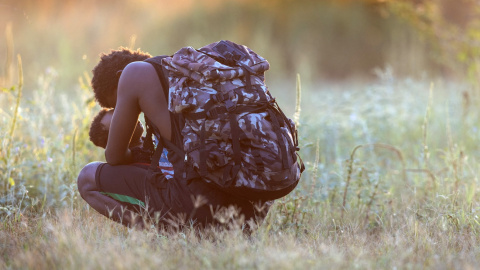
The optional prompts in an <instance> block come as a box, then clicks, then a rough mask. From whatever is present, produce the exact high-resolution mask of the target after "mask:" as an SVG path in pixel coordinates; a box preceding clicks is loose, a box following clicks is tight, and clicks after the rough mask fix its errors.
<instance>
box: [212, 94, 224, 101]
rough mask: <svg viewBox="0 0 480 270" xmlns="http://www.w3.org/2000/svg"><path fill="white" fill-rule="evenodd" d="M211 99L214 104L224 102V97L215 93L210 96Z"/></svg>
mask: <svg viewBox="0 0 480 270" xmlns="http://www.w3.org/2000/svg"><path fill="white" fill-rule="evenodd" d="M212 99H213V100H214V101H215V102H217V103H220V102H223V101H224V100H225V97H224V96H223V93H221V92H218V93H216V94H214V95H213V96H212Z"/></svg>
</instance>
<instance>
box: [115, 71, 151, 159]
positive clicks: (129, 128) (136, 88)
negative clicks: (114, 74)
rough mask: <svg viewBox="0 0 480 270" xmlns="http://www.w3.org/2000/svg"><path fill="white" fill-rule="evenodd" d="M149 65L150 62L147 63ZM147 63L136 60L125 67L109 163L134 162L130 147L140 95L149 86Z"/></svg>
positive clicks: (119, 92)
mask: <svg viewBox="0 0 480 270" xmlns="http://www.w3.org/2000/svg"><path fill="white" fill-rule="evenodd" d="M147 65H148V64H147ZM146 68H148V67H146V66H145V63H142V62H134V63H131V64H129V65H127V67H125V69H124V71H123V72H122V75H121V77H120V80H119V83H118V90H117V103H116V106H115V111H114V114H113V118H112V123H111V126H110V132H109V135H108V143H107V147H106V149H105V158H106V160H107V162H108V163H109V164H112V165H117V164H127V163H131V162H132V154H131V152H130V149H129V148H128V146H129V144H130V140H131V138H132V135H133V131H134V129H135V126H136V123H137V121H138V116H139V114H140V112H141V111H140V106H139V96H140V95H141V93H142V91H145V88H146V87H148V80H146V78H145V77H147V75H148V72H147V73H146V72H145V69H146Z"/></svg>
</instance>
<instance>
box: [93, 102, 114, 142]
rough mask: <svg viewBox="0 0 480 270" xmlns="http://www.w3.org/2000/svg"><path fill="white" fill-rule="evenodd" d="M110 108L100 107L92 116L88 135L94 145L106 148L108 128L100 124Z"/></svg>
mask: <svg viewBox="0 0 480 270" xmlns="http://www.w3.org/2000/svg"><path fill="white" fill-rule="evenodd" d="M109 111H110V110H108V109H105V108H102V109H101V110H100V111H99V112H98V114H97V115H96V116H95V117H94V118H93V121H92V124H91V125H90V131H89V133H88V135H89V136H90V141H91V142H92V143H93V144H95V145H96V146H99V147H102V148H106V147H107V141H108V131H109V128H107V127H105V125H104V124H102V119H103V117H104V116H105V114H107V112H109Z"/></svg>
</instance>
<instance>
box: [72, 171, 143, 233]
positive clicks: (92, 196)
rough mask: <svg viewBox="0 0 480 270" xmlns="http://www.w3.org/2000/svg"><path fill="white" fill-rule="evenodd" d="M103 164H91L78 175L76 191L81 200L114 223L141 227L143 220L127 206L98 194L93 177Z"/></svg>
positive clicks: (98, 190)
mask: <svg viewBox="0 0 480 270" xmlns="http://www.w3.org/2000/svg"><path fill="white" fill-rule="evenodd" d="M101 164H103V163H101V162H92V163H89V164H87V165H86V166H85V167H84V168H83V169H82V170H81V171H80V174H79V175H78V179H77V185H78V191H79V192H80V195H81V196H82V198H83V199H84V200H85V201H86V202H87V203H88V204H89V205H90V206H91V207H93V209H95V210H97V211H98V212H99V213H100V214H102V215H104V216H106V217H108V218H110V219H112V220H114V221H116V222H120V223H122V224H123V225H125V226H130V227H133V226H138V227H140V228H141V227H143V219H142V218H141V217H140V216H139V215H138V213H135V212H133V211H131V210H130V209H128V208H129V207H128V206H127V204H125V203H122V202H120V201H117V200H114V199H113V198H111V197H110V196H107V195H105V194H103V193H101V192H100V189H99V187H97V183H96V181H95V175H96V172H97V169H98V167H99V166H100V165H101Z"/></svg>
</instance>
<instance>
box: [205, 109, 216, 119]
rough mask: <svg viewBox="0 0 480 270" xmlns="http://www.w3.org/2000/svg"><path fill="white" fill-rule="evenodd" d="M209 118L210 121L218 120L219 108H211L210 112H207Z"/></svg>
mask: <svg viewBox="0 0 480 270" xmlns="http://www.w3.org/2000/svg"><path fill="white" fill-rule="evenodd" d="M207 118H208V119H215V118H218V112H217V108H211V109H210V110H208V112H207Z"/></svg>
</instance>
